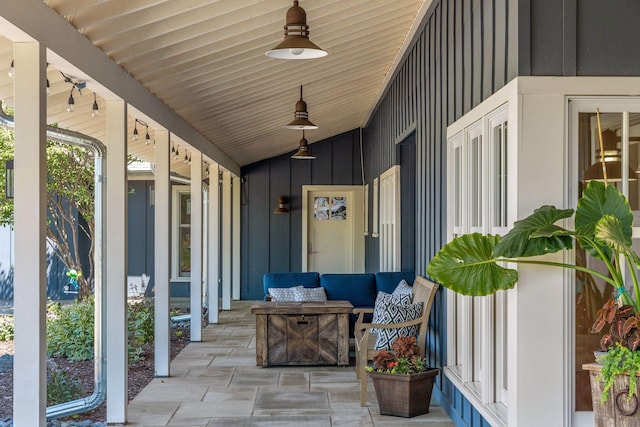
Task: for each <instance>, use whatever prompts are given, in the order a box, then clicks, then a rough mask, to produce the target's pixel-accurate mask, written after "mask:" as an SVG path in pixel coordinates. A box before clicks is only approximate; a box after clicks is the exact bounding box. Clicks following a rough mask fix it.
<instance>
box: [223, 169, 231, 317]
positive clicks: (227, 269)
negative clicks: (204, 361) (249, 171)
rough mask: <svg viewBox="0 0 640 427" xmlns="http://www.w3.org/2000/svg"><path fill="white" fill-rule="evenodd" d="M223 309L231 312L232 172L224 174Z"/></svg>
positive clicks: (224, 172)
mask: <svg viewBox="0 0 640 427" xmlns="http://www.w3.org/2000/svg"><path fill="white" fill-rule="evenodd" d="M222 309H223V310H231V172H229V171H227V170H225V171H223V172H222Z"/></svg>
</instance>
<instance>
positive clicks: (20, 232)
mask: <svg viewBox="0 0 640 427" xmlns="http://www.w3.org/2000/svg"><path fill="white" fill-rule="evenodd" d="M46 61H47V60H46V53H45V47H44V46H43V45H41V44H39V43H15V44H14V62H15V76H14V99H15V126H16V127H15V163H14V164H15V191H14V194H15V198H14V209H15V211H14V218H15V222H14V226H15V264H14V268H15V270H14V274H15V275H14V300H13V302H14V313H15V318H14V321H15V340H14V346H15V347H14V351H15V358H14V367H13V372H14V380H13V424H14V425H16V426H44V425H45V423H46V421H45V411H46V406H47V405H46V404H47V393H46V391H47V372H46V370H47V368H46V366H47V365H46V339H45V338H46V337H45V328H46V326H45V310H46V308H45V302H46V298H47V295H46V293H47V278H46V273H45V266H46V263H47V258H46V249H45V239H46V234H47V224H46V205H47V193H46V186H45V179H46V175H47V162H46V152H45V142H46V134H45V125H46V107H47V99H46V92H45V86H46V75H45V70H46Z"/></svg>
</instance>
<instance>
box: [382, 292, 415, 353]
mask: <svg viewBox="0 0 640 427" xmlns="http://www.w3.org/2000/svg"><path fill="white" fill-rule="evenodd" d="M422 306H423V304H422V301H421V302H417V303H415V304H394V303H392V302H380V304H376V307H375V309H374V313H373V323H383V324H389V323H401V322H408V321H410V320H416V319H418V318H419V317H420V316H422ZM419 331H420V325H412V326H405V327H402V328H391V329H377V331H376V332H377V334H378V338H377V339H376V343H375V345H374V346H373V348H374V349H375V350H391V344H392V343H393V341H394V340H395V339H396V338H398V337H415V336H417V335H418V333H419Z"/></svg>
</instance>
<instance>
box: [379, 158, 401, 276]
mask: <svg viewBox="0 0 640 427" xmlns="http://www.w3.org/2000/svg"><path fill="white" fill-rule="evenodd" d="M400 226H401V224H400V166H399V165H395V166H392V167H390V168H389V169H387V170H386V171H385V172H383V173H382V175H380V271H400V264H401V259H402V258H401V253H400V248H401V245H400V230H401V228H400Z"/></svg>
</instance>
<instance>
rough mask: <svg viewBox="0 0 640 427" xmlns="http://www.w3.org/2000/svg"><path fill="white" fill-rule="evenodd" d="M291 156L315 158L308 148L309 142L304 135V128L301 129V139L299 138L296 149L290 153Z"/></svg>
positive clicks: (293, 157) (303, 158)
mask: <svg viewBox="0 0 640 427" xmlns="http://www.w3.org/2000/svg"><path fill="white" fill-rule="evenodd" d="M291 158H292V159H298V160H313V159H315V158H316V156H314V155H313V154H311V151H310V150H309V143H308V142H307V140H306V139H305V137H304V130H303V131H302V139H301V140H300V145H299V146H298V151H297V152H296V153H295V154H294V155H292V156H291Z"/></svg>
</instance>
